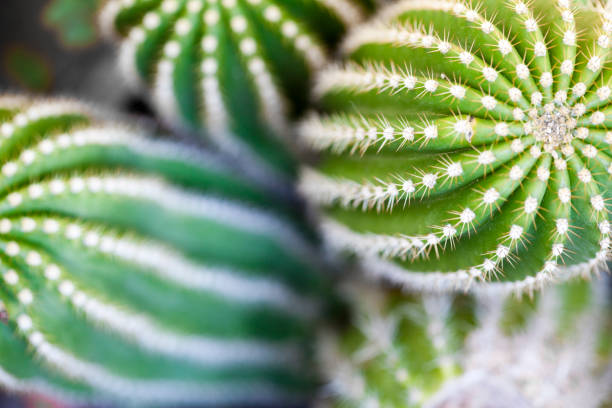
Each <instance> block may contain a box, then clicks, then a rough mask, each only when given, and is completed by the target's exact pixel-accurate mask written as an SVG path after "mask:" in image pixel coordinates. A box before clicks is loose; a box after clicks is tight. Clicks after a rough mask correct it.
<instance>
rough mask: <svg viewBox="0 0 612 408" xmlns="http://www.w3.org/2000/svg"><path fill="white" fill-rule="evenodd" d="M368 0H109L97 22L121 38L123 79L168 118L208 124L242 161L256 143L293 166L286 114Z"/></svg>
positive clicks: (300, 101) (269, 156)
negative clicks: (142, 90)
mask: <svg viewBox="0 0 612 408" xmlns="http://www.w3.org/2000/svg"><path fill="white" fill-rule="evenodd" d="M370 1H371V0H299V1H295V0H291V1H286V0H218V1H206V0H133V1H132V0H130V1H125V0H110V1H109V2H108V3H107V5H106V6H105V8H104V9H103V11H102V14H101V24H102V26H103V28H104V29H105V31H106V32H108V33H114V34H115V36H118V37H119V38H121V41H122V43H121V48H120V57H119V63H120V65H121V69H122V71H123V72H124V74H125V75H126V77H127V78H128V79H129V81H130V82H132V83H134V84H141V86H144V87H147V88H150V94H151V95H150V96H151V99H152V101H153V103H154V104H155V106H156V107H157V112H158V113H159V115H160V116H161V117H162V118H164V119H165V120H166V121H167V122H169V123H173V124H176V125H182V126H183V127H186V128H188V129H196V130H198V129H206V130H209V131H210V132H209V136H210V138H211V139H212V141H213V142H216V143H217V144H218V145H219V146H221V147H222V148H225V149H226V150H228V151H230V152H233V153H236V154H240V155H241V160H245V157H247V155H248V153H249V151H250V150H253V151H255V152H256V153H257V154H258V156H259V157H263V158H264V159H265V160H267V161H269V162H274V164H276V165H278V166H289V164H288V163H287V162H286V161H284V160H286V157H284V155H279V151H282V150H284V148H283V147H282V144H283V143H285V144H286V142H287V140H285V141H284V142H283V138H284V137H285V138H286V137H287V136H288V135H289V134H290V130H289V128H288V126H287V120H288V115H290V114H292V113H296V112H298V111H299V110H301V109H303V108H304V105H305V103H306V102H307V97H308V94H309V92H308V89H309V87H308V84H309V77H310V75H311V72H312V71H313V70H314V69H317V68H319V67H320V66H321V65H322V64H323V62H324V61H325V59H326V53H327V45H331V44H334V43H335V42H337V40H338V38H339V37H340V35H342V34H343V33H344V32H345V31H346V29H347V27H348V26H349V25H350V24H354V23H356V22H357V21H359V20H360V19H361V18H362V16H363V14H364V13H365V12H367V10H369V9H370V8H371V6H372V4H371V3H370ZM279 143H280V144H279ZM279 149H281V150H279Z"/></svg>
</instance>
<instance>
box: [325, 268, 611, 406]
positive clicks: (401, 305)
mask: <svg viewBox="0 0 612 408" xmlns="http://www.w3.org/2000/svg"><path fill="white" fill-rule="evenodd" d="M606 283H607V282H602V281H593V282H586V281H584V280H573V281H569V282H566V283H563V284H561V285H559V286H558V287H550V288H546V289H544V290H543V291H541V292H538V294H536V295H535V296H534V299H522V302H521V301H519V300H518V299H516V298H514V297H513V296H504V295H500V294H499V293H497V294H492V295H491V296H479V297H473V296H471V295H463V294H460V295H454V294H442V295H440V294H437V295H427V294H425V295H424V294H410V293H408V294H406V293H398V292H388V291H386V292H385V291H384V290H381V289H376V288H372V287H368V288H365V285H363V283H361V284H355V283H352V284H350V285H347V287H348V288H349V289H348V290H345V291H346V292H347V296H348V298H349V300H350V301H351V304H352V306H353V312H354V318H353V323H352V326H351V327H350V328H349V329H347V330H346V331H345V332H341V333H333V334H327V335H326V336H322V338H321V341H320V347H319V350H320V359H321V361H322V366H323V367H324V372H325V373H326V376H327V378H328V382H329V383H328V386H327V387H326V388H325V389H326V390H327V393H326V394H325V396H324V397H323V398H322V400H323V401H325V402H327V403H328V406H331V407H337V408H357V407H359V408H363V407H367V408H383V407H384V408H413V407H414V408H422V407H424V408H445V407H446V408H447V407H474V408H475V407H479V408H483V407H496V408H549V407H558V408H573V407H581V408H582V407H583V408H599V407H601V406H602V404H604V403H605V402H606V401H609V400H610V398H611V397H612V392H611V390H610V380H611V379H612V354H611V353H610V351H609V350H603V349H602V348H601V347H599V344H600V342H601V341H604V342H606V341H607V342H608V343H609V342H610V339H609V325H610V323H611V322H612V319H610V314H609V308H610V303H609V293H606V292H605V291H604V290H602V288H603V287H605V286H606ZM526 304H529V307H525V306H526ZM517 305H518V306H519V307H520V308H521V311H520V312H519V313H521V314H522V315H523V316H522V319H521V321H517V320H516V319H515V315H516V314H517V310H516V307H517ZM527 309H529V310H527ZM567 312H570V313H569V314H570V316H568V315H567V314H566V313H567Z"/></svg>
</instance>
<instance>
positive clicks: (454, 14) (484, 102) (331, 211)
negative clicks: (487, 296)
mask: <svg viewBox="0 0 612 408" xmlns="http://www.w3.org/2000/svg"><path fill="white" fill-rule="evenodd" d="M611 35H612V16H611V15H610V14H608V13H605V12H604V11H603V10H601V9H597V8H594V7H591V6H589V7H586V6H579V5H578V3H576V4H574V3H572V2H571V1H570V0H559V1H558V2H553V1H552V0H534V1H530V2H523V1H522V0H510V1H501V0H485V1H483V2H480V3H478V5H476V4H474V5H472V4H471V3H464V2H461V1H453V0H434V1H421V0H416V1H415V0H409V1H399V2H396V3H395V4H393V5H390V6H389V7H388V8H386V9H383V10H382V11H381V12H380V15H379V16H378V18H376V19H375V20H374V22H373V23H371V24H369V25H367V26H363V27H359V28H357V29H356V30H355V32H354V33H353V34H352V35H350V36H349V38H348V39H347V40H346V41H345V43H344V46H343V51H344V54H345V56H346V60H347V61H346V62H345V63H344V65H342V66H333V67H330V68H328V69H327V70H326V71H324V72H323V73H322V75H321V76H320V78H319V80H318V84H317V86H316V94H317V96H318V98H319V99H320V102H321V105H322V107H323V110H324V112H325V113H324V114H322V115H313V116H312V117H311V118H310V119H308V120H306V121H305V122H304V123H303V125H302V128H301V133H302V135H303V138H304V140H305V141H306V142H307V143H308V144H309V145H310V146H312V147H313V148H315V149H317V150H320V151H322V152H323V159H322V163H321V166H320V167H319V168H318V169H317V170H313V169H305V170H304V171H303V177H302V181H301V188H302V190H303V191H304V192H305V194H306V195H307V196H308V197H309V198H311V199H312V200H313V201H314V202H316V203H318V204H320V205H321V206H322V207H323V208H324V209H325V215H326V220H325V229H326V230H327V233H328V237H329V242H330V244H332V245H335V246H336V247H337V248H339V249H341V250H348V251H349V252H352V253H354V254H356V255H357V256H359V257H361V258H362V259H363V260H364V263H365V265H366V270H367V272H369V273H371V274H374V275H381V276H383V277H385V278H388V279H390V280H392V281H395V282H398V283H400V284H403V285H406V286H409V287H412V288H416V289H441V290H451V289H455V288H461V289H465V288H468V287H470V285H472V286H473V285H477V286H480V285H482V284H483V283H484V282H486V283H484V285H486V286H487V287H492V286H501V287H502V288H504V289H505V290H508V291H512V290H513V291H516V292H523V291H531V290H534V289H538V288H540V287H542V286H544V284H545V283H546V282H549V281H551V280H557V279H561V278H566V277H569V276H574V275H578V274H584V275H588V274H589V273H591V272H592V271H593V270H596V269H598V268H605V260H606V258H607V256H608V253H609V248H610V238H609V234H610V225H609V218H610V201H609V199H610V192H611V191H612V182H611V176H610V173H611V172H612V152H611V150H610V143H612V132H610V131H609V128H610V125H612V119H611V115H612V110H611V107H610V106H611V105H610V95H611V91H610V86H611V85H610V73H611V72H612V70H610V68H611V66H610V55H609V51H610V46H611V43H610V41H611ZM474 281H476V283H474Z"/></svg>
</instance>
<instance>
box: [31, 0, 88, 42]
mask: <svg viewBox="0 0 612 408" xmlns="http://www.w3.org/2000/svg"><path fill="white" fill-rule="evenodd" d="M98 6H99V1H98V0H51V1H50V2H49V4H48V5H47V6H46V7H45V9H44V11H43V16H42V19H43V22H44V23H45V24H46V25H47V26H49V27H50V28H51V29H53V30H54V31H56V33H57V35H58V37H59V39H60V42H61V43H62V44H63V45H64V46H65V47H67V48H73V47H76V48H83V47H87V46H89V45H92V44H93V43H95V42H96V40H97V39H98V30H97V27H96V22H95V16H96V11H97V10H98Z"/></svg>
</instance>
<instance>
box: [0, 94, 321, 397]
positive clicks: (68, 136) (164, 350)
mask: <svg viewBox="0 0 612 408" xmlns="http://www.w3.org/2000/svg"><path fill="white" fill-rule="evenodd" d="M143 135H144V133H143V132H141V131H140V130H137V129H134V128H130V127H126V126H122V125H118V124H116V122H109V121H107V120H106V119H105V118H104V115H102V114H100V113H99V112H97V111H96V110H94V109H92V108H89V107H87V106H84V105H82V104H80V103H75V102H70V101H58V100H55V101H54V100H49V101H43V100H34V101H33V100H27V99H19V98H6V97H4V98H0V157H1V158H2V159H1V160H2V163H3V164H2V165H1V166H0V171H1V173H0V197H1V199H0V299H1V303H0V304H1V305H2V310H3V311H4V312H6V315H7V316H8V323H3V322H0V350H1V352H0V385H1V386H3V387H6V388H8V389H11V390H16V391H23V392H28V391H37V392H43V393H52V394H57V395H59V396H60V397H62V398H67V399H75V400H77V401H78V400H83V399H85V400H86V399H88V398H90V397H91V398H94V397H95V398H103V399H102V401H104V399H111V400H113V399H116V400H119V401H121V405H124V404H144V405H147V406H150V405H157V404H159V405H163V406H168V405H173V406H174V404H181V403H189V404H196V403H197V404H201V403H210V404H212V405H214V406H219V405H224V404H227V403H239V402H248V403H257V402H260V403H271V402H278V401H282V402H283V403H285V404H289V403H291V402H294V401H299V400H301V399H303V398H305V394H306V393H307V391H308V390H309V388H310V387H311V386H312V380H313V379H312V378H311V376H310V373H309V371H308V366H307V362H308V359H307V358H306V349H305V347H306V346H307V341H308V338H309V333H310V332H311V331H312V329H311V328H310V325H311V324H313V323H314V321H315V319H316V313H317V310H318V308H319V301H318V296H316V295H317V294H318V293H320V291H321V290H323V289H324V287H323V284H322V281H321V279H320V278H319V277H318V276H317V274H315V272H314V265H313V263H312V262H314V261H311V260H312V259H314V258H315V257H313V256H312V254H311V253H310V251H311V246H312V244H310V243H309V242H308V240H306V239H304V238H302V237H301V234H300V233H299V232H298V230H296V229H295V228H293V227H292V226H291V224H289V223H287V222H285V221H283V218H282V217H281V216H277V215H274V214H272V213H269V212H268V211H269V210H270V209H271V208H272V207H271V206H270V205H269V204H267V203H268V201H270V200H269V197H267V196H266V194H265V192H263V191H259V190H258V189H257V188H256V187H254V185H253V184H252V183H251V182H249V181H247V180H244V179H242V178H240V177H238V176H236V175H235V174H234V173H232V172H231V171H229V170H228V169H227V168H225V167H224V165H222V164H221V163H220V162H218V161H215V160H214V159H213V158H211V157H207V156H203V155H200V154H195V153H194V152H193V151H190V150H188V149H186V148H183V147H179V146H177V145H175V144H172V143H169V142H166V141H163V140H151V139H149V138H145V137H144V136H143ZM264 206H265V207H266V208H268V210H266V209H264V208H263V207H264Z"/></svg>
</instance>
